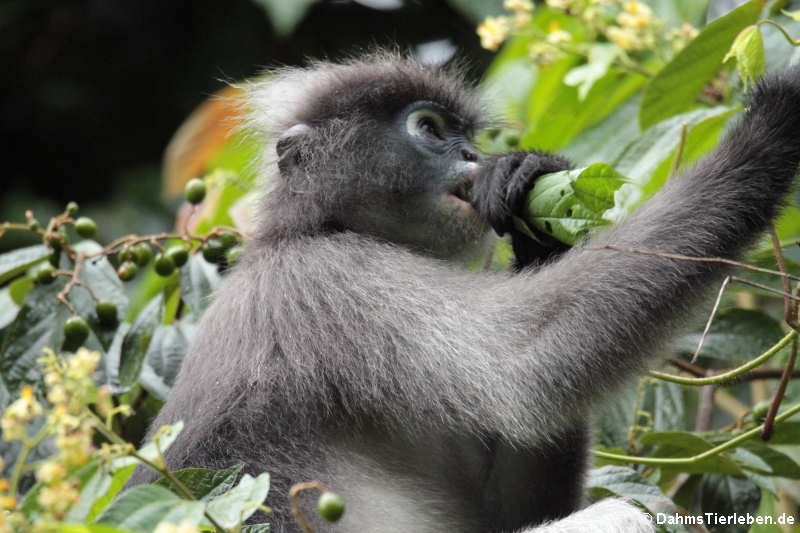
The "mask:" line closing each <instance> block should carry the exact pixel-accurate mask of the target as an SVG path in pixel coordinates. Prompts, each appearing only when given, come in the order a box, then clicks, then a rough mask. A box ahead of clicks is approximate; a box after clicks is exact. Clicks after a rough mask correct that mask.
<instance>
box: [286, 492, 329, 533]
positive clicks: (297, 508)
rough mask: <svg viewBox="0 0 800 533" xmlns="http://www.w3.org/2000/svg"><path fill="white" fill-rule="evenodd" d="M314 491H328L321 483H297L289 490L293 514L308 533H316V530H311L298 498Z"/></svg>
mask: <svg viewBox="0 0 800 533" xmlns="http://www.w3.org/2000/svg"><path fill="white" fill-rule="evenodd" d="M312 489H316V490H318V491H320V492H325V491H326V490H328V489H327V488H326V487H325V485H323V484H322V482H320V481H307V482H305V483H296V484H294V485H292V488H291V489H289V505H290V506H291V508H292V514H293V515H294V518H295V520H297V523H298V524H300V527H302V528H303V530H304V531H305V532H306V533H314V530H313V529H311V525H310V524H309V523H308V521H307V520H306V517H305V516H304V515H303V511H301V510H300V504H299V503H298V502H297V496H298V495H299V494H300V493H301V492H303V491H306V490H312Z"/></svg>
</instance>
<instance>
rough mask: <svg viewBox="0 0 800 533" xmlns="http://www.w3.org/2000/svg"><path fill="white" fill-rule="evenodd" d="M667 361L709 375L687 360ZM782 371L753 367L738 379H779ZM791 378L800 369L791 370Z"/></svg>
mask: <svg viewBox="0 0 800 533" xmlns="http://www.w3.org/2000/svg"><path fill="white" fill-rule="evenodd" d="M668 363H669V364H671V365H673V366H675V367H677V368H679V369H681V370H683V371H684V372H687V373H689V374H691V375H693V376H695V377H698V378H703V377H707V376H708V375H709V374H708V373H706V371H705V370H703V369H702V368H700V367H699V366H696V365H693V364H691V363H689V362H687V361H682V360H680V359H670V360H669V361H668ZM730 370H731V369H721V370H719V371H718V373H720V374H723V373H725V372H729V371H730ZM783 372H784V369H783V368H755V369H753V370H751V371H750V372H748V373H746V374H742V375H741V376H739V379H738V381H742V382H743V381H756V380H759V379H779V378H781V377H783ZM712 375H713V374H712ZM791 378H792V379H797V378H800V370H797V369H795V370H794V371H793V372H792V375H791Z"/></svg>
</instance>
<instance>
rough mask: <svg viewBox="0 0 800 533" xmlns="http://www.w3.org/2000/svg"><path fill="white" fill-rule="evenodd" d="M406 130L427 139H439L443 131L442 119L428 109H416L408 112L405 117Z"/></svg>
mask: <svg viewBox="0 0 800 533" xmlns="http://www.w3.org/2000/svg"><path fill="white" fill-rule="evenodd" d="M406 130H407V131H408V133H409V134H411V135H414V136H417V137H427V138H429V139H441V138H443V137H442V132H443V131H444V119H443V118H442V116H441V115H440V114H438V113H436V112H435V111H431V110H430V109H418V110H416V111H413V112H412V113H409V115H408V118H407V119H406Z"/></svg>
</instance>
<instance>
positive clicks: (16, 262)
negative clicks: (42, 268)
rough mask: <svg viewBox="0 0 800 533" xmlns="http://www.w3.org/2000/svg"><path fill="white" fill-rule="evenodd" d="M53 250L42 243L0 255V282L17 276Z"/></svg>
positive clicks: (39, 261) (46, 256)
mask: <svg viewBox="0 0 800 533" xmlns="http://www.w3.org/2000/svg"><path fill="white" fill-rule="evenodd" d="M52 253H53V251H52V250H51V249H50V248H48V247H47V246H45V245H43V244H37V245H35V246H28V247H27V248H19V249H17V250H12V251H10V252H6V253H4V254H2V255H0V284H3V283H5V282H6V281H8V280H10V279H11V278H14V277H16V276H19V275H20V274H22V273H23V272H25V271H26V270H28V269H29V268H30V267H32V266H33V265H35V264H37V263H41V262H42V261H44V260H45V259H47V258H48V257H50V255H51V254H52Z"/></svg>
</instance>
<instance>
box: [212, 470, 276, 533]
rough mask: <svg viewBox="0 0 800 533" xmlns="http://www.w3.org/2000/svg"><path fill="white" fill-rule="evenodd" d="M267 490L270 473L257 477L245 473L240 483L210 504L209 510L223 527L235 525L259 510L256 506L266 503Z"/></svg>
mask: <svg viewBox="0 0 800 533" xmlns="http://www.w3.org/2000/svg"><path fill="white" fill-rule="evenodd" d="M267 492H269V474H267V473H264V474H261V475H259V476H258V477H256V478H254V477H252V476H251V475H249V474H245V475H244V476H242V479H241V480H240V481H239V484H238V485H236V486H235V487H234V488H232V489H231V490H229V491H228V492H226V493H225V494H223V495H222V496H219V497H217V498H214V499H213V500H212V501H211V502H210V503H209V504H208V512H209V514H211V516H213V517H214V519H215V520H216V521H217V522H218V523H219V524H220V525H221V526H222V527H225V528H230V527H233V526H235V525H236V524H238V523H239V521H240V520H241V521H242V522H244V521H245V520H247V519H248V518H249V517H250V516H252V515H253V513H255V512H256V511H257V510H258V509H257V508H256V507H255V506H256V505H260V504H262V503H264V499H265V498H266V497H267Z"/></svg>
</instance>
